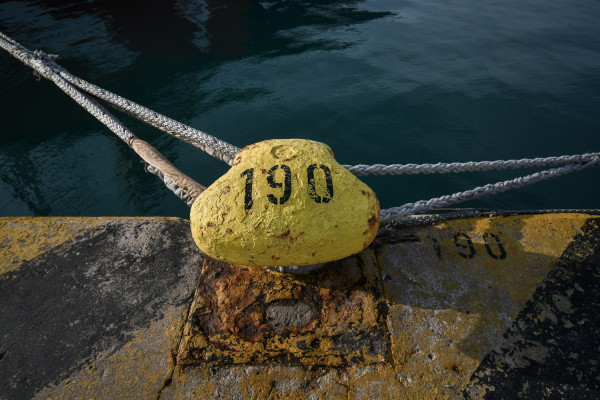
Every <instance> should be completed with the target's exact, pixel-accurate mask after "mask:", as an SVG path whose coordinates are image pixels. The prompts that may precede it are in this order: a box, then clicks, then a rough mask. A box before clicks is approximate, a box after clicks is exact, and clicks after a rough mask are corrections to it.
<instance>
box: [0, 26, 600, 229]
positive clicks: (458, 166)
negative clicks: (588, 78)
mask: <svg viewBox="0 0 600 400" xmlns="http://www.w3.org/2000/svg"><path fill="white" fill-rule="evenodd" d="M0 47H2V48H3V49H4V50H6V51H7V52H9V53H10V54H11V55H13V56H14V57H15V58H17V59H18V60H20V61H21V62H23V63H24V64H25V65H27V66H29V67H31V68H33V70H34V71H35V73H36V74H38V76H43V77H44V78H47V79H48V80H51V81H52V82H54V83H55V84H56V85H57V86H58V87H59V88H61V89H62V90H63V91H64V92H65V93H67V94H68V95H69V96H70V97H71V98H73V99H74V100H75V101H76V102H77V103H78V104H80V105H81V106H82V107H83V108H85V109H86V110H87V111H88V112H89V113H91V114H92V115H93V116H94V117H96V118H97V119H98V120H99V121H100V122H102V123H103V124H104V125H106V126H107V127H108V128H109V129H110V130H111V131H113V132H114V133H115V134H116V135H117V136H119V137H120V138H121V139H123V140H124V141H125V142H127V144H129V145H130V146H131V145H132V143H133V142H134V141H135V140H136V139H137V138H136V136H135V135H134V134H133V133H131V132H130V131H129V130H128V129H127V128H126V127H125V126H124V125H123V124H122V123H121V122H120V121H119V120H118V119H116V118H115V117H114V116H113V115H112V114H110V113H109V112H108V111H107V110H106V109H105V108H104V107H102V106H101V105H100V104H98V102H97V101H96V100H94V99H93V98H91V97H89V96H88V95H92V96H94V97H96V98H98V99H100V100H103V101H105V102H106V103H108V104H109V105H111V106H113V107H114V108H116V109H118V110H120V111H123V112H125V113H127V114H129V115H131V116H133V117H135V118H138V119H139V120H141V121H144V122H146V123H148V124H149V125H152V126H154V127H155V128H158V129H161V130H163V131H165V132H167V133H169V134H171V135H173V136H175V137H177V138H178V139H180V140H183V141H185V142H187V143H190V144H192V145H194V146H195V147H197V148H198V149H200V150H202V151H204V152H206V153H208V154H210V155H212V156H213V157H215V158H218V159H220V160H222V161H225V162H226V163H227V164H229V165H232V164H233V160H234V158H235V155H236V154H237V153H238V152H239V151H240V148H238V147H236V146H234V145H232V144H229V143H227V142H224V141H222V140H220V139H218V138H216V137H214V136H211V135H209V134H208V133H205V132H202V131H200V130H197V129H195V128H192V127H190V126H188V125H185V124H183V123H181V122H178V121H175V120H173V119H171V118H169V117H166V116H164V115H162V114H160V113H157V112H155V111H153V110H150V109H148V108H146V107H143V106H141V105H139V104H137V103H135V102H133V101H131V100H128V99H125V98H123V97H121V96H119V95H117V94H114V93H112V92H110V91H108V90H105V89H102V88H100V87H98V86H96V85H94V84H91V83H89V82H87V81H85V80H83V79H80V78H78V77H76V76H74V75H72V74H71V73H69V72H68V71H67V70H66V69H64V68H63V67H61V66H60V65H58V64H57V63H56V62H55V59H56V58H57V56H53V55H48V54H46V53H44V52H42V51H39V50H36V51H34V52H32V51H30V50H28V49H27V48H25V47H23V46H22V45H21V44H19V43H18V42H16V41H15V40H13V39H12V38H10V37H9V36H6V35H5V34H3V33H2V32H0ZM80 90H81V91H84V92H86V93H87V94H88V95H86V94H84V93H82V92H81V91H80ZM140 142H142V141H140ZM138 145H139V146H136V147H140V148H143V149H145V150H144V151H142V152H141V153H143V154H145V155H148V154H152V155H153V156H152V157H151V158H150V159H149V160H151V161H152V162H148V160H146V161H147V167H146V170H147V171H148V172H150V173H152V174H155V175H157V176H158V177H159V178H161V180H162V181H163V182H164V183H165V185H166V186H167V187H168V188H169V189H171V190H172V191H173V192H174V193H175V194H176V195H177V196H178V197H179V198H181V199H182V200H183V201H185V202H186V204H188V205H191V204H192V203H193V201H194V199H195V197H196V196H197V195H198V194H199V192H201V191H202V190H203V189H204V187H203V186H201V185H199V184H197V183H195V182H193V180H191V179H190V178H189V177H187V176H185V175H184V174H182V173H181V172H180V171H178V170H176V169H175V167H174V166H173V165H172V164H170V163H169V162H168V161H167V160H166V159H165V158H164V157H163V156H162V155H160V153H158V151H156V149H154V148H153V147H152V146H150V145H148V144H147V143H145V142H144V145H143V146H141V143H138ZM134 150H135V151H136V152H138V149H134ZM138 154H140V152H138ZM143 154H140V156H142V157H143V158H144V159H146V158H147V157H145V156H144V155H143ZM156 160H158V161H156ZM159 164H160V165H159ZM599 164H600V153H586V154H579V155H564V156H559V157H543V158H525V159H520V160H497V161H469V162H462V163H459V162H454V163H437V164H390V165H384V164H373V165H364V164H359V165H344V167H346V168H347V169H348V170H349V171H350V172H352V173H353V174H355V175H401V174H433V173H457V172H475V171H491V170H507V169H517V168H534V167H558V168H552V169H549V170H545V171H540V172H536V173H534V174H531V175H526V176H523V177H518V178H515V179H511V180H506V181H502V182H497V183H494V184H488V185H485V186H481V187H476V188H474V189H471V190H466V191H463V192H458V193H454V194H451V195H446V196H441V197H437V198H433V199H430V200H421V201H417V202H415V203H407V204H404V205H402V206H400V207H394V208H388V209H384V210H381V221H382V222H391V221H394V220H398V218H402V217H407V216H409V215H412V214H416V213H423V212H426V211H430V210H434V209H438V208H441V207H446V206H449V205H453V204H458V203H462V202H465V201H468V200H473V199H478V198H482V197H486V196H491V195H494V194H497V193H502V192H506V191H508V190H511V189H516V188H520V187H523V186H526V185H531V184H534V183H537V182H543V181H547V180H549V179H553V178H556V177H559V176H562V175H566V174H568V173H571V172H575V171H580V170H582V169H584V168H587V167H590V166H593V165H599ZM161 168H162V169H161ZM165 171H168V172H165ZM196 185H197V186H196Z"/></svg>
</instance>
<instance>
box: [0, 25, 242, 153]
mask: <svg viewBox="0 0 600 400" xmlns="http://www.w3.org/2000/svg"><path fill="white" fill-rule="evenodd" d="M0 46H1V47H2V48H4V49H5V50H6V51H8V52H9V53H11V54H12V55H13V56H15V57H16V58H17V59H19V60H21V61H22V62H23V63H24V64H26V65H28V66H29V67H31V68H33V69H34V70H36V71H38V73H41V72H40V71H41V70H43V71H45V74H43V75H44V77H47V78H48V79H51V78H49V77H48V76H47V75H48V71H52V72H54V73H55V74H58V75H60V77H62V78H63V79H64V80H65V81H67V82H69V83H70V84H71V85H73V86H75V87H77V88H78V89H80V90H83V91H84V92H87V93H89V94H91V95H93V96H95V97H97V98H99V99H101V100H103V101H105V102H107V103H108V104H110V105H111V106H113V107H115V108H117V109H119V110H121V111H123V112H125V113H127V114H129V115H131V116H133V117H135V118H138V119H140V120H142V121H144V122H146V123H147V124H149V125H152V126H154V127H155V128H158V129H160V130H162V131H165V132H167V133H169V134H171V135H173V136H175V137H177V138H178V139H181V140H183V141H185V142H187V143H190V144H192V145H193V146H195V147H197V148H198V149H200V150H202V151H204V152H206V153H208V154H210V155H211V156H213V157H216V158H218V159H220V160H223V161H225V162H226V163H227V164H229V165H232V164H233V160H234V158H235V155H236V154H237V153H238V152H239V151H240V149H239V148H238V147H236V146H233V145H231V144H229V143H227V142H224V141H222V140H219V139H217V138H216V137H214V136H211V135H209V134H208V133H205V132H202V131H199V130H198V129H195V128H192V127H191V126H188V125H185V124H183V123H181V122H179V121H175V120H174V119H171V118H169V117H166V116H165V115H162V114H160V113H157V112H156V111H153V110H150V109H149V108H146V107H144V106H142V105H140V104H137V103H135V102H133V101H131V100H128V99H126V98H124V97H121V96H119V95H117V94H115V93H112V92H110V91H108V90H105V89H102V88H100V87H98V86H96V85H94V84H92V83H90V82H87V81H85V80H83V79H81V78H78V77H76V76H74V75H72V74H71V73H70V72H69V71H67V70H66V69H64V68H63V67H61V66H60V65H58V64H57V63H56V62H55V61H54V58H56V57H55V56H49V55H47V54H45V53H44V52H42V51H39V50H36V51H34V52H32V51H30V50H28V49H27V48H25V47H23V46H22V45H20V44H19V43H18V42H16V41H15V40H13V39H12V38H10V37H8V36H6V35H5V34H3V33H2V32H0ZM52 80H53V81H54V79H52Z"/></svg>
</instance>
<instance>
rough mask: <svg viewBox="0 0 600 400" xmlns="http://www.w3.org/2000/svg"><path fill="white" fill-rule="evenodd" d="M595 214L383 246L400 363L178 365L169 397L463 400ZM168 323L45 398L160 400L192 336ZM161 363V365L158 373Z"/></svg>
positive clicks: (483, 225) (533, 219) (515, 220)
mask: <svg viewBox="0 0 600 400" xmlns="http://www.w3.org/2000/svg"><path fill="white" fill-rule="evenodd" d="M589 218H590V216H587V215H580V214H554V215H528V216H513V217H495V218H473V219H464V220H454V221H448V222H445V223H441V224H439V225H435V226H423V227H414V228H406V229H403V230H402V234H403V235H406V236H410V235H414V237H416V238H418V240H414V241H405V242H399V243H394V244H384V245H383V246H382V247H381V248H380V249H379V250H378V251H377V262H378V264H379V267H380V268H381V274H382V280H383V281H382V282H383V292H384V293H383V295H384V297H385V302H386V303H387V304H388V305H389V309H390V311H389V313H388V317H387V327H388V329H389V333H390V337H391V352H392V357H391V358H392V359H391V360H390V361H389V362H382V363H380V364H375V365H368V366H360V365H346V366H340V365H336V366H335V367H332V368H327V367H319V368H307V367H305V366H284V365H280V364H277V360H276V359H274V360H271V361H269V362H270V363H271V364H268V363H266V364H262V365H236V366H224V367H216V366H208V365H200V366H196V367H186V368H181V367H175V370H174V371H175V372H174V374H173V379H172V384H170V385H169V386H166V387H164V388H163V390H162V392H161V399H163V398H164V399H179V398H182V399H183V398H206V399H210V398H217V399H226V398H290V399H294V398H298V399H304V398H308V397H311V396H312V397H314V398H331V399H347V398H356V399H373V398H380V399H386V398H389V399H402V398H410V399H430V398H454V397H460V394H461V393H462V390H463V389H464V388H465V387H466V384H467V383H468V381H469V379H470V377H471V375H472V373H473V371H475V369H476V368H477V367H478V366H479V364H480V363H481V361H482V359H483V358H484V357H485V355H486V354H488V353H489V352H490V351H492V350H494V349H499V348H500V347H501V344H502V335H503V333H504V332H505V331H506V330H507V329H508V328H509V327H510V325H511V324H512V323H513V322H514V321H515V319H516V316H517V315H518V313H519V312H520V311H521V310H522V309H523V306H524V305H525V303H526V302H527V301H528V300H529V299H530V298H531V296H532V294H533V293H534V291H535V289H536V288H537V287H538V286H539V285H540V283H541V282H543V280H544V279H545V277H546V276H547V274H548V272H549V271H550V270H551V269H552V268H553V267H554V266H555V265H556V262H557V260H558V259H559V257H561V255H562V254H563V252H564V251H565V249H566V248H567V246H568V245H569V243H571V242H572V240H573V238H574V237H575V235H577V234H580V233H581V228H582V226H583V224H584V223H585V222H586V221H587V220H588V219H589ZM369 251H370V250H369ZM584 252H585V249H584ZM579 257H581V258H585V257H586V254H580V255H579ZM164 321H165V320H163V321H162V322H161V321H158V322H154V323H153V325H152V327H151V329H150V330H149V331H152V330H154V331H155V333H154V334H152V333H148V332H146V331H140V332H137V333H136V338H135V339H134V340H133V341H132V342H130V344H128V345H126V346H124V347H123V348H122V349H120V350H118V351H117V352H116V353H115V354H113V355H110V356H108V357H107V358H106V359H105V360H104V361H103V364H102V366H101V367H99V362H97V363H95V364H93V366H91V367H89V368H88V369H84V370H82V371H79V372H77V373H75V374H73V375H72V376H71V377H70V379H69V380H65V381H63V382H61V383H60V384H59V385H58V386H57V387H53V388H46V389H45V390H44V391H43V392H40V393H38V396H37V398H74V397H78V396H79V397H81V398H103V397H111V396H113V395H117V396H118V397H123V398H125V397H129V398H131V397H136V398H150V397H151V396H150V394H151V393H156V391H155V389H154V388H156V387H157V382H159V381H161V379H163V380H164V379H165V377H167V376H168V375H169V373H170V371H171V370H172V368H173V364H172V360H170V358H169V357H170V354H171V353H172V352H174V351H175V350H174V349H175V346H176V342H177V340H176V338H177V337H178V336H177V333H180V332H181V326H182V325H181V324H182V321H181V320H180V319H177V322H176V323H173V324H171V322H169V321H167V322H164ZM161 330H162V335H163V337H162V339H158V340H157V339H156V335H158V336H159V337H160V335H161V333H160V332H161ZM154 350H156V352H153V351H154ZM165 360H166V361H165ZM153 364H157V365H159V367H157V368H155V369H152V368H151V365H153ZM148 371H150V372H148ZM157 371H158V372H157ZM130 379H133V380H130ZM145 381H147V382H150V383H151V384H148V385H145V384H144V382H145ZM161 382H162V381H161ZM159 386H160V385H159Z"/></svg>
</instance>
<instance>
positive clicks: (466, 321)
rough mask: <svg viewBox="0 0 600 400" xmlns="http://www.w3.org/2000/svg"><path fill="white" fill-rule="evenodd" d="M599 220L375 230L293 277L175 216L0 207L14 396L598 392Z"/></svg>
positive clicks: (2, 301)
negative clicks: (206, 240) (202, 245)
mask: <svg viewBox="0 0 600 400" xmlns="http://www.w3.org/2000/svg"><path fill="white" fill-rule="evenodd" d="M599 283H600V219H598V218H593V217H590V216H585V215H577V214H557V215H535V216H533V215H529V216H514V217H494V218H477V219H464V220H455V221H448V222H445V223H440V224H438V225H434V226H423V227H415V228H405V229H390V230H387V231H385V232H382V234H381V235H380V236H379V237H378V239H377V240H376V242H375V243H374V244H372V245H371V246H370V247H369V248H367V249H366V250H365V251H363V252H362V253H360V254H359V255H355V256H352V257H349V258H347V259H344V260H341V261H339V262H333V263H329V264H327V265H326V266H325V267H324V268H323V269H321V270H319V271H316V272H313V273H310V274H306V275H302V276H294V275H285V274H280V273H277V272H272V271H268V270H265V269H263V268H260V267H242V266H232V265H228V264H224V263H221V262H216V261H214V260H212V259H209V258H205V257H204V256H203V255H202V254H201V253H200V252H199V251H198V250H197V248H196V247H195V246H194V244H193V242H192V239H191V236H190V234H189V223H188V222H187V221H184V220H179V219H168V218H166V219H164V218H163V219H161V218H150V219H135V218H134V219H94V218H87V219H86V218H62V219H60V218H4V219H0V387H2V388H4V389H3V390H0V398H1V399H5V398H6V399H13V398H19V399H20V398H143V399H147V398H165V399H166V398H172V399H179V398H202V399H204V398H205V399H211V398H216V399H237V398H239V399H245V398H302V399H305V398H315V399H320V398H340V399H347V398H357V399H368V398H390V399H397V398H410V399H414V398H423V399H429V398H506V399H509V398H519V397H522V398H578V399H579V398H590V399H591V398H598V397H599V396H600V380H599V379H600V373H599V371H598V363H599V362H600V360H599V356H598V349H599V348H600V313H598V311H597V310H598V309H599V308H598V306H599V305H600V304H599V303H600V290H599V289H600V288H599Z"/></svg>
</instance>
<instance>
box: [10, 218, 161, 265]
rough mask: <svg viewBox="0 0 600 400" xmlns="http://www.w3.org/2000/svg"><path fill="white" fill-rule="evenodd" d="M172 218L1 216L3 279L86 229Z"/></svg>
mask: <svg viewBox="0 0 600 400" xmlns="http://www.w3.org/2000/svg"><path fill="white" fill-rule="evenodd" d="M139 219H147V220H162V219H170V218H157V217H153V218H127V217H125V218H123V217H118V218H114V217H2V218H0V276H1V275H3V274H6V273H7V272H10V271H14V270H16V269H17V268H19V266H20V265H21V264H22V263H24V262H26V261H29V260H32V259H34V258H35V257H38V256H39V255H41V254H43V253H45V252H47V251H49V250H51V249H53V248H54V247H56V246H59V245H61V244H63V243H65V242H66V241H68V240H70V239H72V238H75V237H77V236H78V235H80V234H82V233H83V232H85V231H86V230H89V229H92V228H95V227H97V226H99V225H100V224H103V223H107V222H110V221H116V220H139Z"/></svg>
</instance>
